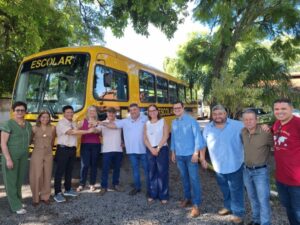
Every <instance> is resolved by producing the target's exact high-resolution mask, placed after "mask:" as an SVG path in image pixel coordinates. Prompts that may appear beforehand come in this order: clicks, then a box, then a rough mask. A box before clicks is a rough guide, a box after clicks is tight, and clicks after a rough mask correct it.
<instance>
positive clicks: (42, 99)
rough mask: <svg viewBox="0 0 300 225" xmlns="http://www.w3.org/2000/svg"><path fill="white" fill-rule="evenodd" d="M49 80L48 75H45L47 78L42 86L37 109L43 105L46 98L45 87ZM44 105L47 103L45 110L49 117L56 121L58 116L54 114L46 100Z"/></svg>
mask: <svg viewBox="0 0 300 225" xmlns="http://www.w3.org/2000/svg"><path fill="white" fill-rule="evenodd" d="M49 80H50V75H49V74H47V78H46V80H45V82H44V85H43V90H44V91H43V95H42V96H41V102H40V105H39V108H40V107H41V106H43V105H44V102H45V96H46V85H47V83H48V82H49ZM46 103H47V110H48V112H49V113H50V115H51V117H52V118H53V119H58V116H57V115H56V114H55V112H54V110H53V108H52V106H51V104H50V103H49V101H48V100H46Z"/></svg>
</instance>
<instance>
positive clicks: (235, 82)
mask: <svg viewBox="0 0 300 225" xmlns="http://www.w3.org/2000/svg"><path fill="white" fill-rule="evenodd" d="M194 18H195V19H196V20H198V21H200V22H202V23H205V24H206V25H207V26H209V27H210V29H211V32H210V34H208V35H201V34H194V36H193V37H192V38H191V39H190V40H188V41H187V42H186V43H185V44H183V45H182V46H181V47H180V48H179V50H178V52H177V57H176V58H175V59H173V60H170V59H169V60H168V62H172V65H176V70H177V71H178V74H179V76H181V77H182V78H183V79H186V80H189V79H191V80H192V83H195V84H198V85H200V86H202V88H203V90H204V97H205V98H206V100H207V101H208V102H211V103H217V102H219V103H222V104H224V105H226V106H227V107H229V108H230V110H231V111H232V113H233V114H234V111H235V110H238V109H239V108H241V107H244V106H251V105H252V106H258V105H262V106H267V105H269V104H271V102H272V101H273V100H274V98H277V97H278V96H289V97H291V98H293V100H294V101H296V100H297V99H299V97H297V94H295V93H296V92H295V91H294V90H292V89H291V86H290V81H289V76H288V69H287V68H288V67H289V66H291V65H293V63H295V61H296V60H297V59H299V53H300V52H299V45H300V7H299V2H298V1H280V0H266V1H261V0H252V1H247V0H229V1H222V0H216V1H210V0H201V1H199V4H198V5H197V6H196V7H195V9H194ZM265 40H268V41H269V42H270V43H271V44H270V46H265V45H263V44H260V43H262V41H265ZM168 62H166V65H165V68H168V67H169V65H168ZM173 70H175V69H173ZM191 75H192V77H191ZM298 96H299V94H298Z"/></svg>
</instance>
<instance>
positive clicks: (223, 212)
mask: <svg viewBox="0 0 300 225" xmlns="http://www.w3.org/2000/svg"><path fill="white" fill-rule="evenodd" d="M218 214H219V215H220V216H226V215H229V214H231V211H230V210H229V209H226V208H222V209H220V210H219V211H218Z"/></svg>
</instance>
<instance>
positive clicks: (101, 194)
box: [99, 188, 107, 196]
mask: <svg viewBox="0 0 300 225" xmlns="http://www.w3.org/2000/svg"><path fill="white" fill-rule="evenodd" d="M106 192H107V189H106V188H101V190H100V192H99V195H100V196H103V195H104V194H105V193H106Z"/></svg>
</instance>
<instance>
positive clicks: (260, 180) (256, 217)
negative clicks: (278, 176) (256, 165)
mask: <svg viewBox="0 0 300 225" xmlns="http://www.w3.org/2000/svg"><path fill="white" fill-rule="evenodd" d="M243 175H244V176H243V177H244V185H245V187H246V189H247V193H248V198H249V200H250V204H251V209H252V220H253V222H255V223H259V224H261V225H270V224H271V207H270V177H269V168H268V167H265V168H260V169H247V168H246V167H245V168H244V171H243Z"/></svg>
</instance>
